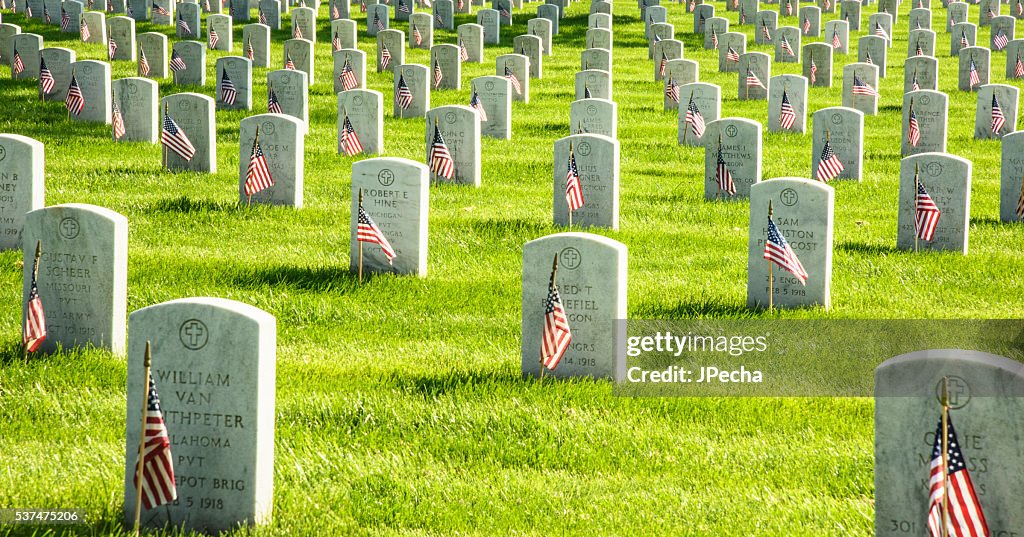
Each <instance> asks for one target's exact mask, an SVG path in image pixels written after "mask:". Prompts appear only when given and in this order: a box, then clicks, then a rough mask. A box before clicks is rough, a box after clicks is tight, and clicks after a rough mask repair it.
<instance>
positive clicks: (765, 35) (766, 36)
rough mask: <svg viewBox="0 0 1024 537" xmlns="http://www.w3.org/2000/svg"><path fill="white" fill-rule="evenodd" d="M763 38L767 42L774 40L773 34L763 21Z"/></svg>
mask: <svg viewBox="0 0 1024 537" xmlns="http://www.w3.org/2000/svg"><path fill="white" fill-rule="evenodd" d="M761 38H762V39H764V40H765V41H771V40H772V34H771V32H769V31H768V25H767V24H765V22H764V21H761Z"/></svg>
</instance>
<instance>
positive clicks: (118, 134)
mask: <svg viewBox="0 0 1024 537" xmlns="http://www.w3.org/2000/svg"><path fill="white" fill-rule="evenodd" d="M110 123H111V125H112V126H113V130H114V139H115V140H120V139H121V138H124V135H125V133H126V132H127V131H126V130H125V127H124V116H123V115H121V107H120V106H117V103H112V104H111V107H110Z"/></svg>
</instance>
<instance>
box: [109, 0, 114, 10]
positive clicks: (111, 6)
mask: <svg viewBox="0 0 1024 537" xmlns="http://www.w3.org/2000/svg"><path fill="white" fill-rule="evenodd" d="M107 11H110V12H113V11H114V0H107Z"/></svg>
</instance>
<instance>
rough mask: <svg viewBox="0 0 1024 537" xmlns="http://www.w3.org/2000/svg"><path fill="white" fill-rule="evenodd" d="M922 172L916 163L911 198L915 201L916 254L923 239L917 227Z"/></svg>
mask: <svg viewBox="0 0 1024 537" xmlns="http://www.w3.org/2000/svg"><path fill="white" fill-rule="evenodd" d="M920 171H921V170H920V165H919V164H917V163H914V193H913V194H911V196H913V200H914V251H915V252H916V251H917V246H918V244H917V243H918V241H919V240H920V238H921V234H920V233H919V232H918V231H919V230H918V228H917V225H918V224H917V191H918V190H919V189H920V188H921V187H920V186H919V185H920V184H921V177H920V176H919V175H918V173H920Z"/></svg>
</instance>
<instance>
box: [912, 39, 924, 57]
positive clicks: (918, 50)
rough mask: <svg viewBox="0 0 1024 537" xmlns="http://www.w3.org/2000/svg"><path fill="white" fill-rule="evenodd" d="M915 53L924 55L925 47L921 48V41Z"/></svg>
mask: <svg viewBox="0 0 1024 537" xmlns="http://www.w3.org/2000/svg"><path fill="white" fill-rule="evenodd" d="M914 54H915V55H917V56H924V49H922V48H921V42H920V41H918V42H917V47H916V49H915V50H914Z"/></svg>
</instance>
